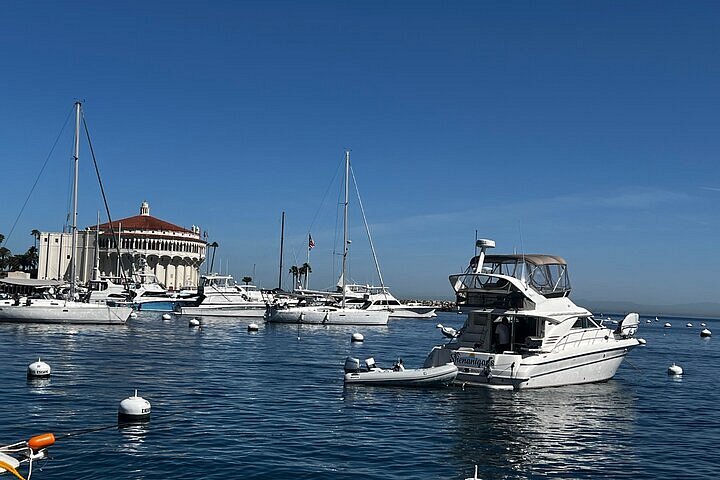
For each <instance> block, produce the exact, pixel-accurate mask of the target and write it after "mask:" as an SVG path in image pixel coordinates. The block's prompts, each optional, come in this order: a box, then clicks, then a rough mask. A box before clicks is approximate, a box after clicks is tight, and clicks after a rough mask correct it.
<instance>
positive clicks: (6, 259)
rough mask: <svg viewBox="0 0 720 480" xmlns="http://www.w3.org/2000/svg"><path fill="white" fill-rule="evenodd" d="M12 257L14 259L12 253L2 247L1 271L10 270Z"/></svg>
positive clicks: (0, 248)
mask: <svg viewBox="0 0 720 480" xmlns="http://www.w3.org/2000/svg"><path fill="white" fill-rule="evenodd" d="M10 257H12V252H11V251H10V250H9V249H7V248H5V247H0V271H4V270H6V269H7V268H8V266H9V265H10Z"/></svg>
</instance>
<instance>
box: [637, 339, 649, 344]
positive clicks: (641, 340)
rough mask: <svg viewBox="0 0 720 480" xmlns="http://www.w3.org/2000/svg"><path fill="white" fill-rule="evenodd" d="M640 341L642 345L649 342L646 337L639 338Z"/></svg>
mask: <svg viewBox="0 0 720 480" xmlns="http://www.w3.org/2000/svg"><path fill="white" fill-rule="evenodd" d="M638 343H639V344H640V345H645V344H646V343H647V341H646V340H645V339H644V338H638Z"/></svg>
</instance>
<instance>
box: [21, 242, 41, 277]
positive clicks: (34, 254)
mask: <svg viewBox="0 0 720 480" xmlns="http://www.w3.org/2000/svg"><path fill="white" fill-rule="evenodd" d="M23 256H24V257H25V265H26V267H27V269H28V270H30V271H31V272H33V271H34V272H36V273H37V267H38V259H39V258H38V249H37V247H35V246H32V247H30V248H28V251H27V252H25V254H24V255H23Z"/></svg>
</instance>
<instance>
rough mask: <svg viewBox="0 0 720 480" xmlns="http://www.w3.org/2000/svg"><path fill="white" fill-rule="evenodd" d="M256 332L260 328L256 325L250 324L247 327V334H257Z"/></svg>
mask: <svg viewBox="0 0 720 480" xmlns="http://www.w3.org/2000/svg"><path fill="white" fill-rule="evenodd" d="M258 330H260V327H259V326H258V324H257V323H251V324H250V325H248V332H257V331H258Z"/></svg>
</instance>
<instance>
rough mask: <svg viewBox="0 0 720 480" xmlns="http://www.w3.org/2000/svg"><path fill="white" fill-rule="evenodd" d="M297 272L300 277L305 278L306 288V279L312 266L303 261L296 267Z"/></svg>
mask: <svg viewBox="0 0 720 480" xmlns="http://www.w3.org/2000/svg"><path fill="white" fill-rule="evenodd" d="M298 273H299V274H300V277H302V278H304V279H305V283H303V285H305V289H307V288H308V279H309V277H310V274H311V273H312V268H310V264H309V263H307V262H305V263H303V264H302V266H301V267H300V268H299V269H298Z"/></svg>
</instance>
